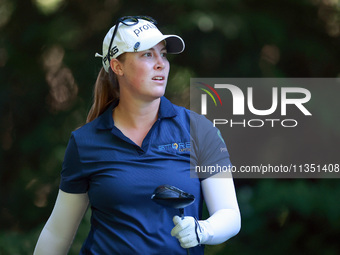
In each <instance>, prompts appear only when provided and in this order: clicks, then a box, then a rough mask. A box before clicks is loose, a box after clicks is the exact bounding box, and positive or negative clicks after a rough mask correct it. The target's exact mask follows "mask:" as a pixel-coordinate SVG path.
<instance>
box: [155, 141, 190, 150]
mask: <svg viewBox="0 0 340 255" xmlns="http://www.w3.org/2000/svg"><path fill="white" fill-rule="evenodd" d="M190 148H191V144H190V142H175V143H169V144H162V145H158V150H160V151H178V152H190Z"/></svg>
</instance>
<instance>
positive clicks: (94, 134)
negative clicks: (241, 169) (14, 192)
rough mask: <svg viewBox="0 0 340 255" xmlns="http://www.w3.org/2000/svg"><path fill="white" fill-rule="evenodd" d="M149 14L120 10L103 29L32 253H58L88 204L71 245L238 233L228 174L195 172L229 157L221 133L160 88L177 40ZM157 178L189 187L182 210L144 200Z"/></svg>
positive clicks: (220, 238)
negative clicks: (79, 239) (87, 92)
mask: <svg viewBox="0 0 340 255" xmlns="http://www.w3.org/2000/svg"><path fill="white" fill-rule="evenodd" d="M155 23H156V22H155V20H153V19H152V18H151V17H146V16H133V17H122V18H120V19H118V20H117V22H116V24H115V26H113V27H112V28H111V29H110V30H109V32H108V33H107V34H106V36H105V38H104V42H103V53H102V55H99V54H96V56H100V57H101V58H102V63H103V68H102V70H101V71H100V73H99V75H98V78H97V81H96V84H95V90H94V103H93V105H92V108H91V110H90V112H89V115H88V118H87V124H85V125H84V126H82V127H81V128H79V129H77V130H76V131H74V132H72V135H71V138H70V140H69V144H68V146H67V149H66V153H65V158H64V162H63V169H62V172H61V182H60V190H59V193H58V197H57V200H56V203H55V207H54V209H53V211H52V214H51V216H50V218H49V220H48V221H47V223H46V225H45V227H44V228H43V230H42V232H41V234H40V237H39V240H38V242H37V245H36V248H35V252H34V254H36V255H46V254H49V255H53V254H67V252H68V250H69V248H70V246H71V243H72V241H73V238H74V236H75V233H76V231H77V228H78V226H79V223H80V221H81V219H82V217H83V215H84V213H85V211H86V210H87V208H88V205H90V207H91V212H92V216H91V230H90V232H89V234H88V236H87V238H86V240H85V241H84V243H83V246H82V248H81V251H80V254H98V255H105V254H110V255H111V254H149V255H150V254H186V250H185V249H183V248H190V254H203V253H204V244H209V245H213V244H219V243H222V242H224V241H226V240H227V239H229V238H230V237H232V236H234V235H236V234H237V233H238V232H239V230H240V213H239V208H238V204H237V200H236V195H235V189H234V184H233V179H232V178H218V177H220V175H222V174H223V173H216V174H215V175H214V176H210V175H209V174H208V175H206V176H203V175H200V173H199V172H197V171H195V166H209V165H210V166H217V165H219V166H221V167H223V166H230V161H229V154H228V151H227V150H226V148H225V144H224V141H223V139H222V138H221V136H220V135H219V131H218V130H217V129H216V128H215V127H213V126H212V124H211V122H210V121H208V120H207V119H206V118H205V117H203V116H200V115H198V114H196V113H193V112H190V111H189V110H187V109H185V108H183V107H179V106H176V105H173V104H172V103H171V102H170V101H168V100H167V99H166V98H165V97H164V96H163V95H164V92H165V88H166V85H167V80H168V74H169V69H170V65H169V61H168V60H167V53H180V52H182V51H183V50H184V42H183V40H182V39H181V38H180V37H178V36H176V35H163V34H162V33H161V32H160V31H159V30H158V29H157V27H156V26H155ZM190 122H191V123H190ZM190 169H192V170H190ZM195 177H197V178H195ZM163 184H167V185H173V186H176V187H177V188H179V189H181V190H184V191H185V192H187V193H190V194H192V195H194V196H195V198H196V199H195V202H194V203H193V204H191V205H190V206H188V207H186V208H185V212H184V213H185V217H184V218H180V217H179V216H175V215H178V210H177V209H175V208H167V207H163V206H161V205H159V204H157V203H154V202H153V201H152V200H151V195H152V193H153V192H154V190H155V188H156V187H158V186H160V185H163ZM203 199H204V200H205V202H206V205H207V208H208V210H209V214H210V217H209V218H208V219H205V220H203V219H201V211H202V203H203Z"/></svg>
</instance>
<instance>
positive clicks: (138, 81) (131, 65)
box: [119, 42, 170, 100]
mask: <svg viewBox="0 0 340 255" xmlns="http://www.w3.org/2000/svg"><path fill="white" fill-rule="evenodd" d="M166 54H167V51H166V47H165V43H164V42H160V43H158V44H157V45H155V46H154V47H152V48H151V49H149V50H145V51H142V52H127V53H125V58H124V61H123V62H121V63H122V66H121V67H122V73H123V75H121V76H120V77H119V85H120V91H121V95H122V94H124V93H130V94H132V95H133V96H134V97H135V98H136V97H138V98H140V99H143V100H154V99H157V98H159V97H161V96H163V95H164V92H165V88H166V84H167V81H168V75H169V70H170V64H169V61H168V59H167V57H166Z"/></svg>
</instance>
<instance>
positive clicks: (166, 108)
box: [97, 97, 177, 129]
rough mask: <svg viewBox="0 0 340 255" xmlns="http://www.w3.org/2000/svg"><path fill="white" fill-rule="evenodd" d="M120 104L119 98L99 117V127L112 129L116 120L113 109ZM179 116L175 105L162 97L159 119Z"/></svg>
mask: <svg viewBox="0 0 340 255" xmlns="http://www.w3.org/2000/svg"><path fill="white" fill-rule="evenodd" d="M117 105H118V100H116V101H114V102H113V103H112V104H111V105H110V106H109V108H107V110H106V111H105V112H103V113H102V114H101V115H100V116H99V117H98V118H97V121H98V124H97V128H98V129H112V128H113V127H114V122H113V118H112V111H113V109H114V108H115V107H116V106H117ZM175 116H177V111H176V109H175V108H174V105H173V104H172V103H171V102H170V101H169V100H168V99H167V98H165V97H161V102H160V106H159V111H158V119H165V118H173V117H175Z"/></svg>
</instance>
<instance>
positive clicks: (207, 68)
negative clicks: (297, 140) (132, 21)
mask: <svg viewBox="0 0 340 255" xmlns="http://www.w3.org/2000/svg"><path fill="white" fill-rule="evenodd" d="M139 14H141V15H150V16H152V17H154V18H155V19H156V20H157V21H158V27H159V28H160V29H161V30H162V31H163V33H173V34H178V35H180V36H181V37H182V38H183V39H184V41H185V42H186V47H187V48H186V50H185V52H184V53H182V54H181V55H179V56H175V57H172V56H170V61H171V72H170V76H171V77H170V80H169V83H168V89H167V97H168V98H169V99H171V100H172V101H173V102H174V103H176V104H179V105H183V106H186V107H189V105H190V103H189V97H190V96H189V85H190V78H192V77H235V78H243V77H249V78H250V77H308V78H313V77H338V76H339V74H340V39H339V38H340V37H339V36H340V2H339V1H338V0H299V1H293V0H280V1H271V0H258V1H255V0H229V1H222V0H219V1H218V0H215V1H214V0H210V1H204V0H188V1H183V0H173V1H170V0H162V1H161V0H153V1H122V0H106V1H103V0H98V1H90V0H69V1H67V0H48V1H47V0H45V1H44V0H26V1H24V0H21V1H19V0H1V1H0V107H1V108H0V111H1V112H0V137H1V144H0V148H1V154H0V254H1V255H7V254H9V255H13V254H32V251H33V249H34V246H35V243H36V240H37V238H38V235H39V233H40V231H41V229H42V227H43V225H44V223H45V222H46V220H47V218H48V216H49V214H50V213H51V210H52V208H53V205H54V201H55V198H56V194H57V191H58V184H59V174H60V169H61V164H62V161H63V156H64V152H65V148H66V145H67V141H68V139H69V136H70V132H71V131H72V130H74V129H75V128H77V127H79V126H81V125H82V124H84V122H85V119H86V115H87V112H88V110H89V108H90V105H91V100H92V88H93V84H94V82H95V79H96V77H97V74H98V71H99V69H100V67H101V63H100V62H101V61H100V59H98V58H94V54H95V52H99V53H101V47H102V40H103V38H104V35H105V34H106V32H107V31H108V29H109V28H110V27H111V26H112V25H113V24H114V22H115V20H116V19H117V18H118V17H120V16H123V15H139ZM323 95H324V97H325V98H329V99H330V100H337V97H338V96H339V95H335V94H334V91H332V90H331V89H328V90H325V91H323ZM319 109H320V111H323V114H324V116H325V117H324V118H323V120H322V123H321V125H322V127H323V129H324V130H326V132H327V131H328V132H333V133H332V134H333V135H334V137H335V138H336V139H339V130H338V129H337V130H335V131H334V128H333V123H334V119H333V118H332V117H327V116H329V115H328V112H327V108H323V107H322V105H321V106H320V107H319ZM339 115H340V114H339ZM339 115H338V117H340V116H339ZM306 131H308V127H306ZM320 135H322V134H320ZM234 139H235V138H234ZM237 139H240V141H242V139H245V138H244V137H243V136H241V137H237ZM226 140H228V139H226ZM278 140H279V142H280V143H279V144H274V145H273V146H283V148H289V147H292V146H294V144H291V141H289V140H287V141H286V140H285V139H280V138H278ZM306 142H307V141H306ZM249 143H257V145H258V149H259V151H261V150H263V148H262V144H261V141H260V142H258V141H249ZM306 146H308V143H307V145H306ZM229 147H230V148H229V149H230V153H231V155H232V154H233V151H232V147H233V145H230V146H229ZM266 148H267V149H268V150H269V149H270V146H266ZM336 149H337V148H335V150H336ZM338 150H339V149H338ZM263 153H265V152H263ZM300 153H304V151H301V152H300ZM332 153H333V152H332ZM268 155H269V156H270V155H271V154H270V153H268ZM275 156H277V155H275ZM289 156H290V154H289V152H287V151H283V152H282V157H289ZM330 163H331V162H330ZM235 185H236V189H237V196H238V201H239V206H240V209H241V214H242V229H241V232H240V233H239V234H238V235H237V236H236V237H234V238H232V239H231V240H229V241H227V242H226V243H224V244H221V245H217V246H209V247H207V249H206V251H207V252H206V253H207V254H255V255H256V254H261V255H263V254H339V253H340V245H339V242H338V237H339V234H340V230H339V229H340V205H339V202H338V199H339V197H340V185H339V180H338V179H275V178H273V179H235ZM88 224H89V214H87V215H86V217H85V219H84V221H83V222H82V224H81V226H80V228H79V231H78V234H77V237H76V239H75V242H74V244H73V246H72V249H71V252H70V254H77V251H78V250H79V247H80V245H81V243H82V241H83V240H84V238H85V236H86V233H87V230H88Z"/></svg>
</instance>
